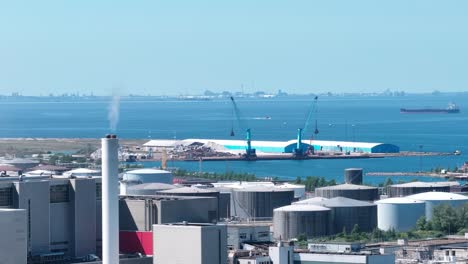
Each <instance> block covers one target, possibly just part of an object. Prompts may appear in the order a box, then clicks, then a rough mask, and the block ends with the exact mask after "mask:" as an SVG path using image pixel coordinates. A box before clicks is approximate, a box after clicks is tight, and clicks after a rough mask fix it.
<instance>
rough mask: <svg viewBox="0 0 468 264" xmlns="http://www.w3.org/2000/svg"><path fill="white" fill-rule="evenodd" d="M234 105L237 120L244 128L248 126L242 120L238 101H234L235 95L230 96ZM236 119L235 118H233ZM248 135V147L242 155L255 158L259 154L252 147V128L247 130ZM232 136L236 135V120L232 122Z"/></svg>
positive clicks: (246, 137) (246, 136)
mask: <svg viewBox="0 0 468 264" xmlns="http://www.w3.org/2000/svg"><path fill="white" fill-rule="evenodd" d="M230 99H231V102H232V105H233V107H234V110H233V114H234V115H235V118H236V119H237V122H238V123H239V127H241V128H244V127H246V126H245V124H244V122H242V120H241V117H240V111H239V108H238V107H237V104H236V101H234V97H232V96H231V97H230ZM233 120H234V118H233ZM245 132H246V135H245V140H246V142H247V147H246V149H245V153H244V154H243V155H242V157H244V158H245V159H248V160H250V159H255V158H257V154H256V151H255V149H254V148H252V133H251V131H250V128H247V129H246V130H245ZM230 135H231V137H233V136H234V135H235V133H234V121H233V123H232V128H231V134H230Z"/></svg>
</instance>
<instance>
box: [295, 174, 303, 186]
mask: <svg viewBox="0 0 468 264" xmlns="http://www.w3.org/2000/svg"><path fill="white" fill-rule="evenodd" d="M294 183H296V184H301V183H302V178H301V177H300V176H297V178H296V180H295V181H294Z"/></svg>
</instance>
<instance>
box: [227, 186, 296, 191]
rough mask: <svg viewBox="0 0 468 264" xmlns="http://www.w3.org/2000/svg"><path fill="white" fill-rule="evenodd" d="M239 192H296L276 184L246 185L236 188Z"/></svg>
mask: <svg viewBox="0 0 468 264" xmlns="http://www.w3.org/2000/svg"><path fill="white" fill-rule="evenodd" d="M234 190H235V191H237V192H294V190H292V189H288V188H278V187H276V186H263V185H259V186H246V187H244V188H239V189H234Z"/></svg>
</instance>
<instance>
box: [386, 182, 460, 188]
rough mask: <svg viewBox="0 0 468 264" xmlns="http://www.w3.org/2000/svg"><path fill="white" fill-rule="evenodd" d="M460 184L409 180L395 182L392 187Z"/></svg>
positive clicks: (455, 183) (456, 183)
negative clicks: (399, 182)
mask: <svg viewBox="0 0 468 264" xmlns="http://www.w3.org/2000/svg"><path fill="white" fill-rule="evenodd" d="M456 185H460V184H459V183H458V182H448V181H446V182H420V181H416V182H407V183H401V184H393V185H391V187H407V188H411V187H449V186H456Z"/></svg>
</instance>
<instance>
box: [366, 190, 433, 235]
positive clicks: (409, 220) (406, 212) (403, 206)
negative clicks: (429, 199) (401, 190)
mask: <svg viewBox="0 0 468 264" xmlns="http://www.w3.org/2000/svg"><path fill="white" fill-rule="evenodd" d="M375 204H377V223H378V224H377V226H378V227H379V229H381V230H385V231H388V230H390V229H394V230H395V231H397V232H405V231H408V230H411V229H413V228H414V227H415V226H416V221H418V219H419V218H421V217H422V216H424V215H425V212H426V205H425V203H424V202H423V201H419V200H415V199H411V198H405V197H401V198H400V197H396V198H388V199H383V200H379V201H376V202H375Z"/></svg>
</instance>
